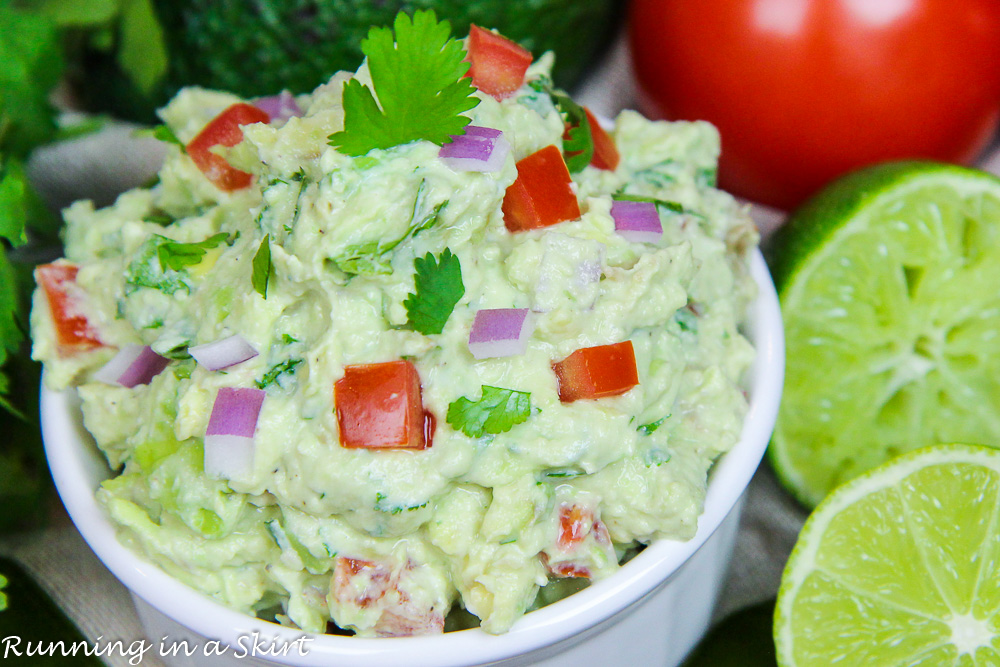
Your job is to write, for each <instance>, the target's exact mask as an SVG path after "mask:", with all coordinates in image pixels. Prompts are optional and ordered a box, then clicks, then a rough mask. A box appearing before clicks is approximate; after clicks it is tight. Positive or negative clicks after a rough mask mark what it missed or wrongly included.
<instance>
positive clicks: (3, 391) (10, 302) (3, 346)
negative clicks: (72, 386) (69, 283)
mask: <svg viewBox="0 0 1000 667" xmlns="http://www.w3.org/2000/svg"><path fill="white" fill-rule="evenodd" d="M18 302H19V297H18V292H17V277H16V276H15V274H14V267H13V266H12V265H11V263H10V261H9V260H8V259H7V254H6V252H5V251H4V250H3V248H2V247H0V368H2V367H3V365H4V364H5V363H6V362H7V357H8V356H9V355H11V354H14V353H16V352H17V350H18V348H19V347H20V345H21V342H22V341H23V340H24V333H23V332H22V331H21V328H20V327H19V326H18V325H17V321H18V317H19V315H20V313H19V310H20V309H19V308H18V305H19V303H18ZM9 391H10V381H9V380H8V378H7V376H6V375H5V374H4V373H3V372H2V371H0V408H4V409H6V410H8V411H10V412H14V413H16V412H17V411H16V410H14V408H13V406H12V405H11V404H10V402H9V401H8V400H7V396H8V393H9Z"/></svg>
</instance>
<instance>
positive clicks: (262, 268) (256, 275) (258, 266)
mask: <svg viewBox="0 0 1000 667" xmlns="http://www.w3.org/2000/svg"><path fill="white" fill-rule="evenodd" d="M273 270H274V266H273V265H272V264H271V235H270V234H267V235H265V236H264V240H263V241H261V242H260V247H259V248H257V254H255V255H254V256H253V275H252V276H251V277H250V280H251V282H252V283H253V288H254V289H255V290H257V294H260V295H261V297H262V298H264V299H266V298H267V284H268V283H269V282H270V281H271V272H272V271H273Z"/></svg>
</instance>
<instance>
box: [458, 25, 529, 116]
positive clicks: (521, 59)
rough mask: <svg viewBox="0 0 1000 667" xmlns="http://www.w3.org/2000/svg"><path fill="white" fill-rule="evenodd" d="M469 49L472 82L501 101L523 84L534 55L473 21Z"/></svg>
mask: <svg viewBox="0 0 1000 667" xmlns="http://www.w3.org/2000/svg"><path fill="white" fill-rule="evenodd" d="M467 48H468V54H469V58H468V60H469V73H468V75H469V76H470V77H472V85H474V86H475V87H476V88H478V89H479V90H481V91H483V92H484V93H486V94H487V95H492V96H493V97H494V98H496V99H497V100H502V99H504V98H506V97H510V96H511V95H512V94H513V93H514V91H516V90H517V89H518V88H520V87H521V85H522V84H523V83H524V73H525V72H527V71H528V66H529V65H530V64H531V60H532V58H531V52H530V51H528V50H527V49H525V48H524V47H523V46H521V45H520V44H518V43H516V42H513V41H511V40H509V39H507V38H506V37H503V36H501V35H498V34H496V33H495V32H491V31H489V30H486V29H485V28H480V27H479V26H477V25H475V24H473V25H472V27H471V28H470V29H469V41H468V45H467Z"/></svg>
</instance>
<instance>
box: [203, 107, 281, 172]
mask: <svg viewBox="0 0 1000 667" xmlns="http://www.w3.org/2000/svg"><path fill="white" fill-rule="evenodd" d="M270 121H271V117H270V116H268V115H267V113H266V112H264V111H262V110H260V109H258V108H257V107H255V106H253V105H252V104H246V103H243V102H240V103H238V104H234V105H232V106H230V107H228V108H227V109H226V110H225V111H223V112H222V113H220V114H219V115H218V116H216V117H215V118H213V119H212V120H210V121H209V123H208V125H206V126H205V127H204V128H202V130H201V132H199V133H198V136H196V137H195V138H194V139H192V140H191V141H190V143H188V145H187V153H188V155H189V156H191V159H192V160H193V161H194V163H195V165H197V167H198V169H200V170H201V172H202V173H203V174H205V177H206V178H207V179H208V180H210V181H211V182H212V183H213V184H214V185H215V187H217V188H219V189H220V190H223V191H225V192H233V191H234V190H242V189H243V188H246V187H249V186H250V184H251V183H252V182H253V174H249V173H247V172H245V171H242V170H240V169H237V168H235V167H233V166H232V165H230V164H229V163H228V162H226V160H225V158H223V157H222V156H221V155H217V154H215V153H213V152H212V151H211V150H210V149H211V148H212V147H213V146H226V147H229V146H235V145H236V144H238V143H240V142H241V141H243V130H242V129H241V128H240V126H241V125H250V124H252V123H268V122H270Z"/></svg>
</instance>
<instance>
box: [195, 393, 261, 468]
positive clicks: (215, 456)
mask: <svg viewBox="0 0 1000 667" xmlns="http://www.w3.org/2000/svg"><path fill="white" fill-rule="evenodd" d="M266 395H267V392H265V391H264V390H263V389H251V388H240V389H233V388H231V387H223V388H222V389H219V393H218V394H216V396H215V404H214V405H213V406H212V416H211V417H210V418H209V420H208V430H207V431H206V432H205V472H206V473H207V474H208V475H209V476H211V477H217V478H225V479H232V480H246V479H248V478H249V477H250V474H251V473H252V472H253V458H254V433H255V432H256V430H257V418H258V417H259V416H260V408H261V406H262V405H263V404H264V397H265V396H266Z"/></svg>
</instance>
